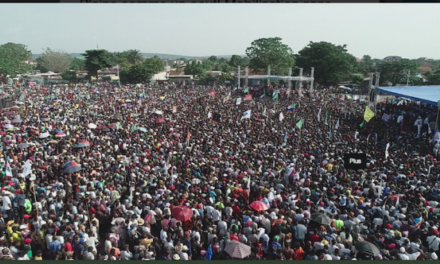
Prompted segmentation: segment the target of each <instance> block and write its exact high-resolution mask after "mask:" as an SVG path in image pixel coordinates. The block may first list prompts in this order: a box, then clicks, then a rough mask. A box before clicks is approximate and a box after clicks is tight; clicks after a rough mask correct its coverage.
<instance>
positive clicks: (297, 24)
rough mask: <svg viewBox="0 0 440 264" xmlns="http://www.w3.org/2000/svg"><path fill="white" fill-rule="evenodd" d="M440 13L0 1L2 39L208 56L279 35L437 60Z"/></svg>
mask: <svg viewBox="0 0 440 264" xmlns="http://www.w3.org/2000/svg"><path fill="white" fill-rule="evenodd" d="M439 14H440V5H438V4H400V5H399V4H88V5H87V6H86V5H85V4H52V5H51V4H36V5H31V4H26V5H22V4H2V5H1V9H0V44H3V43H6V42H14V43H22V44H26V45H27V46H28V47H29V48H30V49H31V51H32V52H33V53H41V52H42V49H43V48H46V47H50V48H52V49H56V50H63V51H66V52H69V53H81V52H83V51H84V50H87V49H94V48H96V47H97V46H99V48H103V49H107V50H110V51H123V50H127V49H138V50H140V51H142V52H147V53H166V54H176V55H187V56H209V55H232V54H240V55H241V54H245V50H246V48H247V47H248V46H249V45H250V43H251V42H252V41H253V40H255V39H258V38H266V37H281V38H282V39H283V42H284V43H286V44H288V45H289V46H290V47H291V48H292V49H293V51H294V52H295V53H296V52H298V51H299V50H301V49H302V48H303V47H304V46H306V45H307V44H308V43H309V42H310V41H314V42H317V41H328V42H332V43H334V44H347V45H348V50H349V52H350V53H351V54H353V55H354V56H356V57H362V56H363V55H365V54H368V55H371V56H372V57H373V58H384V57H386V56H389V55H398V56H402V57H406V58H419V57H429V58H435V59H440V33H439V32H440V15H439Z"/></svg>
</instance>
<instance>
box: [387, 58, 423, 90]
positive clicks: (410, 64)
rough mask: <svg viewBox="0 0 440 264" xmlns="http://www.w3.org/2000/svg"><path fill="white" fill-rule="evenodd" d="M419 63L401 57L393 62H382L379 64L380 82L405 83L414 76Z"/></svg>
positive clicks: (392, 84)
mask: <svg viewBox="0 0 440 264" xmlns="http://www.w3.org/2000/svg"><path fill="white" fill-rule="evenodd" d="M418 67H419V63H417V62H415V61H411V60H409V59H401V60H398V61H393V62H382V63H381V64H380V65H379V71H380V79H379V80H380V83H381V84H387V83H391V86H395V85H396V84H398V83H406V82H407V79H408V73H409V74H410V75H409V78H412V77H415V76H416V75H417V72H418V70H417V69H418Z"/></svg>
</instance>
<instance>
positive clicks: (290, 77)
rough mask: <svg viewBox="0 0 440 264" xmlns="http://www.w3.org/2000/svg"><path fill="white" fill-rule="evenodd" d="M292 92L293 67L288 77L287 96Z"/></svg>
mask: <svg viewBox="0 0 440 264" xmlns="http://www.w3.org/2000/svg"><path fill="white" fill-rule="evenodd" d="M291 93H292V68H289V76H288V78H287V96H290V94H291Z"/></svg>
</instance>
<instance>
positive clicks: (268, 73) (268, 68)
mask: <svg viewBox="0 0 440 264" xmlns="http://www.w3.org/2000/svg"><path fill="white" fill-rule="evenodd" d="M267 86H268V87H269V86H270V65H269V66H267Z"/></svg>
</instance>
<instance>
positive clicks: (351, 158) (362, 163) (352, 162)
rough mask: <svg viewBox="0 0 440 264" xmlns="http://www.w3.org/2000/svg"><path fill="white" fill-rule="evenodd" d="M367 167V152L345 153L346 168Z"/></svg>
mask: <svg viewBox="0 0 440 264" xmlns="http://www.w3.org/2000/svg"><path fill="white" fill-rule="evenodd" d="M366 167H367V155H366V154H365V153H358V154H354V153H347V154H344V168H346V169H349V170H364V169H365V168H366Z"/></svg>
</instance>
